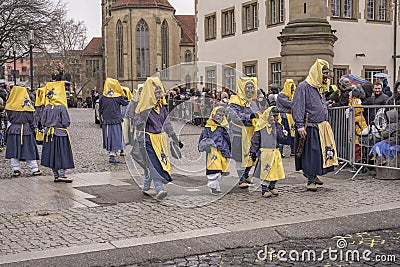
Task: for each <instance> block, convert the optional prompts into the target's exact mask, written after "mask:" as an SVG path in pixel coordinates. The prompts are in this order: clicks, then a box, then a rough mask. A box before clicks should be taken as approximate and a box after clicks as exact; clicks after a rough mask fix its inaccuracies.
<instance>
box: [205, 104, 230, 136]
mask: <svg viewBox="0 0 400 267" xmlns="http://www.w3.org/2000/svg"><path fill="white" fill-rule="evenodd" d="M221 108H222V109H224V107H222V106H219V107H215V108H214V109H213V110H212V111H211V114H210V117H209V118H208V120H207V122H206V126H205V127H208V128H211V131H212V132H214V131H215V130H216V129H217V127H218V126H220V127H224V128H228V127H229V124H228V121H227V119H226V116H224V119H223V121H222V123H221V124H218V123H216V122H215V121H214V115H215V113H217V111H218V110H219V109H221Z"/></svg>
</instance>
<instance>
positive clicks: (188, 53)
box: [185, 50, 192, 63]
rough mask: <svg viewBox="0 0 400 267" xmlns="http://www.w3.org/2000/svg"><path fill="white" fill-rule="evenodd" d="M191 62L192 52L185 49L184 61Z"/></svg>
mask: <svg viewBox="0 0 400 267" xmlns="http://www.w3.org/2000/svg"><path fill="white" fill-rule="evenodd" d="M190 62H192V52H190V50H186V52H185V63H190Z"/></svg>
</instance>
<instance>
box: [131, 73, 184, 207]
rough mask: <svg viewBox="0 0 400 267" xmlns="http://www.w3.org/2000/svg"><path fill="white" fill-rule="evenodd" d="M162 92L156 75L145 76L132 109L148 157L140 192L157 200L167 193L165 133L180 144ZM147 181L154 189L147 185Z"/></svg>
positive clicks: (168, 162) (169, 167)
mask: <svg viewBox="0 0 400 267" xmlns="http://www.w3.org/2000/svg"><path fill="white" fill-rule="evenodd" d="M164 95H165V91H164V87H163V85H162V83H161V81H160V79H159V78H157V77H150V78H147V80H146V82H145V83H144V86H143V90H142V92H141V93H140V99H139V103H138V105H137V107H136V110H135V113H136V117H137V121H136V126H137V130H138V131H142V132H145V135H144V144H145V146H146V152H147V157H148V168H149V175H148V176H147V177H145V179H144V185H143V193H144V194H146V195H150V196H155V197H156V198H157V199H159V200H161V199H163V198H165V197H166V196H167V191H165V190H164V186H163V183H168V182H171V181H172V178H171V161H170V158H169V153H168V143H167V135H168V136H169V137H172V140H173V142H174V143H175V145H176V146H179V147H180V148H182V147H183V144H182V143H181V142H180V141H179V139H178V137H177V136H176V134H175V131H174V129H173V127H172V124H171V121H170V120H169V117H168V111H167V108H166V101H165V96H164ZM151 181H153V182H154V187H155V190H153V189H150V184H151Z"/></svg>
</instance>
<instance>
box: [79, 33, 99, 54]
mask: <svg viewBox="0 0 400 267" xmlns="http://www.w3.org/2000/svg"><path fill="white" fill-rule="evenodd" d="M102 45H103V44H102V38H101V37H94V38H93V39H92V40H90V42H89V43H88V45H87V46H86V47H85V49H83V52H82V54H84V55H101V54H102V53H103V51H102Z"/></svg>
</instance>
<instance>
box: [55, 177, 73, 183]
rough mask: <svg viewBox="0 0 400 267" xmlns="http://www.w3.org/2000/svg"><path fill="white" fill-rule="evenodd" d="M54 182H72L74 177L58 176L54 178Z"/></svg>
mask: <svg viewBox="0 0 400 267" xmlns="http://www.w3.org/2000/svg"><path fill="white" fill-rule="evenodd" d="M54 182H55V183H68V184H69V183H72V179H71V178H67V177H58V178H54Z"/></svg>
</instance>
